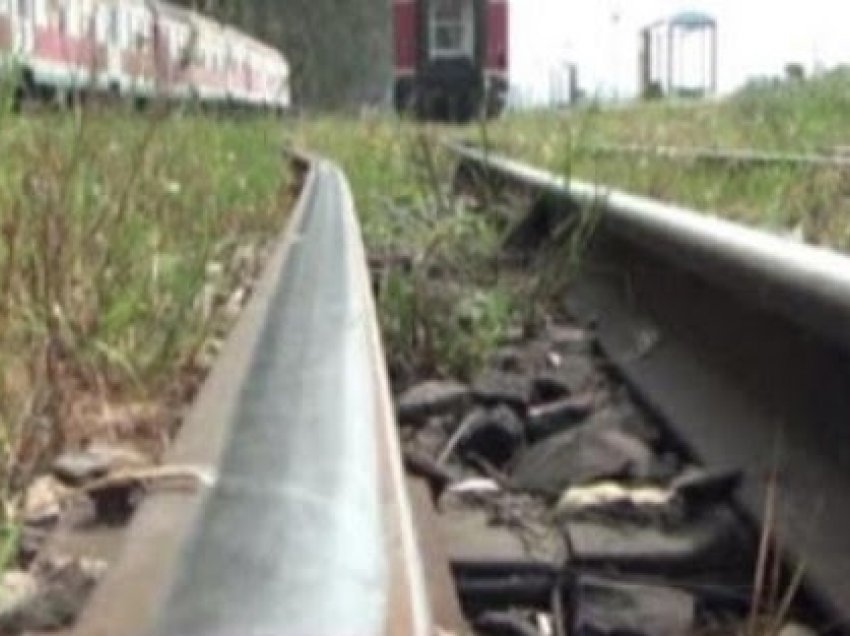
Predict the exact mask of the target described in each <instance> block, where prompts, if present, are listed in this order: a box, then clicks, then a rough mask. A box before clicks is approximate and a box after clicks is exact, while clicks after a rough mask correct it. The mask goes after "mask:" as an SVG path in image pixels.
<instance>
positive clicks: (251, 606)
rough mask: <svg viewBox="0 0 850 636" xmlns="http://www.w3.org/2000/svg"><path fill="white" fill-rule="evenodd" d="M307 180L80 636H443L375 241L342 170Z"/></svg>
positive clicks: (301, 161)
mask: <svg viewBox="0 0 850 636" xmlns="http://www.w3.org/2000/svg"><path fill="white" fill-rule="evenodd" d="M293 161H294V162H295V164H296V166H297V167H298V168H299V169H300V171H301V172H302V173H303V179H302V182H303V187H302V191H301V194H300V197H299V200H298V203H297V205H296V207H295V211H294V213H293V215H292V217H291V219H290V221H289V224H288V227H287V230H286V232H285V234H284V235H283V237H282V238H281V240H280V242H279V244H278V247H277V249H276V250H275V252H274V255H273V256H272V258H271V259H270V262H269V264H268V266H267V269H266V271H265V274H264V275H263V277H262V280H261V281H260V283H259V285H258V287H257V290H256V292H255V294H254V297H253V298H252V300H251V302H250V303H249V306H248V307H247V308H246V310H245V312H244V314H243V316H242V317H241V318H240V320H239V322H238V324H237V326H236V327H235V329H234V331H233V333H232V335H231V337H230V338H229V340H228V342H227V343H226V345H225V348H224V350H223V352H222V354H221V356H220V359H219V361H218V362H217V364H216V366H215V367H214V369H213V370H212V372H211V374H210V377H209V378H208V379H207V382H206V383H205V385H204V387H203V388H202V390H201V393H200V395H199V397H198V399H197V401H196V403H195V404H194V406H193V408H192V410H191V413H190V415H189V416H188V418H187V420H186V422H185V424H184V427H183V429H182V431H181V434H180V436H179V438H178V440H177V441H176V443H175V445H174V447H173V448H172V450H171V451H170V453H169V456H168V457H167V458H166V464H167V465H171V466H178V467H187V466H188V467H191V468H192V469H193V470H196V471H199V472H203V473H204V474H208V475H211V476H213V479H212V481H211V482H210V483H209V484H206V485H201V486H199V487H198V488H196V489H194V490H192V491H188V492H187V491H180V492H175V491H167V490H166V491H157V490H155V491H153V492H151V493H150V494H149V495H148V497H147V498H146V500H145V502H144V503H143V504H142V506H141V508H140V510H139V511H138V513H137V515H136V517H135V519H134V520H133V522H132V525H131V527H130V529H129V531H128V536H127V538H126V540H125V543H124V547H123V552H122V555H121V556H120V558H119V559H118V561H117V562H116V563H115V564H114V565H113V566H112V567H111V568H110V571H109V573H108V574H107V576H106V578H105V579H104V581H103V582H102V583H101V585H100V586H99V588H98V590H97V591H96V593H95V596H94V598H93V600H92V602H91V603H90V605H89V607H88V608H87V610H86V612H85V613H84V615H83V617H82V619H81V621H80V623H79V624H78V626H77V628H76V631H75V632H74V633H75V634H79V636H83V635H85V636H115V634H122V635H123V636H134V635H138V636H142V635H144V636H152V635H162V636H166V635H168V636H176V635H180V636H202V635H203V636H236V635H239V636H242V635H244V634H276V635H280V636H285V635H287V634H293V635H300V634H307V633H309V634H314V635H317V636H321V635H322V634H327V635H328V636H339V635H341V634H352V636H353V635H355V634H356V635H358V636H361V635H367V634H374V635H375V636H379V635H380V636H385V635H389V634H411V635H415V636H419V635H425V634H430V633H431V625H430V623H431V617H430V615H429V610H428V601H427V591H426V589H425V584H424V581H423V576H422V568H421V563H420V561H419V558H420V557H419V552H418V548H417V543H416V538H415V534H414V533H415V530H414V528H413V521H412V515H411V511H410V504H409V501H408V495H407V491H406V488H405V484H404V481H403V470H402V466H401V458H400V453H399V449H398V439H397V437H396V427H395V419H394V411H393V408H392V403H391V399H390V390H389V384H388V380H387V375H386V370H385V367H384V357H383V352H382V350H381V344H380V336H379V333H378V326H377V319H376V315H375V306H374V300H373V298H372V296H371V287H370V283H369V275H368V270H367V266H366V259H365V255H364V248H363V244H362V240H361V237H360V231H359V226H358V222H357V218H356V215H355V212H354V205H353V201H352V197H351V193H350V190H349V187H348V184H347V182H346V180H345V177H344V175H343V174H342V172H341V171H340V170H339V169H338V168H337V167H336V166H334V165H333V164H331V163H328V162H327V161H324V160H322V159H319V158H315V157H311V156H306V155H295V156H294V157H293Z"/></svg>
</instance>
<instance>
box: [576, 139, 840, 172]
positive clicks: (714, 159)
mask: <svg viewBox="0 0 850 636" xmlns="http://www.w3.org/2000/svg"><path fill="white" fill-rule="evenodd" d="M587 152H588V153H589V154H591V155H600V156H601V155H626V156H635V155H638V156H649V157H653V158H657V159H663V160H665V161H688V162H699V163H717V164H725V165H731V166H741V165H755V166H768V167H770V166H792V167H800V168H836V169H846V168H850V157H844V156H831V155H827V154H815V153H783V152H769V151H764V150H756V149H752V148H701V147H693V148H684V147H677V146H648V145H641V144H623V145H620V144H597V145H591V146H589V147H588V148H587Z"/></svg>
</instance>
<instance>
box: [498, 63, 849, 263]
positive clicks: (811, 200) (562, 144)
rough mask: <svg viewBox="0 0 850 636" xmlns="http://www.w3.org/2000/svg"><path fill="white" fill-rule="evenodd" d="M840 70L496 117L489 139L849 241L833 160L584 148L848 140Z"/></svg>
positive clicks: (769, 222)
mask: <svg viewBox="0 0 850 636" xmlns="http://www.w3.org/2000/svg"><path fill="white" fill-rule="evenodd" d="M848 108H850V73H848V72H847V71H836V72H833V73H831V74H829V75H826V76H824V77H821V78H818V79H815V80H812V81H808V82H794V83H789V84H780V85H778V86H775V85H768V86H753V87H750V88H747V89H745V90H743V91H741V92H740V93H738V94H737V95H735V96H733V97H732V98H730V99H728V100H726V101H724V102H720V103H710V104H698V105H691V104H676V103H669V102H660V103H647V104H642V105H637V106H634V107H631V108H622V109H611V110H601V109H598V108H594V107H589V108H585V109H581V110H576V111H573V112H570V113H552V112H545V113H544V112H541V113H534V114H519V115H513V116H510V117H507V118H505V119H503V120H501V121H499V122H496V123H495V124H494V125H493V126H492V127H491V129H490V131H489V134H490V137H491V138H492V139H491V141H492V144H493V145H494V146H495V147H496V148H498V149H500V150H501V151H504V152H506V153H508V154H513V155H516V156H520V157H523V158H525V159H526V160H528V161H530V162H533V163H536V164H539V165H543V166H546V167H548V168H550V169H553V170H556V171H563V170H565V168H568V169H569V171H570V172H571V173H573V174H574V175H575V176H576V177H577V178H580V179H585V180H590V181H596V182H599V183H604V184H609V185H613V186H617V187H621V188H624V189H627V190H630V191H633V192H638V193H643V194H647V195H650V196H653V197H656V198H660V199H664V200H668V201H673V202H677V203H680V204H683V205H687V206H692V207H695V208H697V209H700V210H706V211H710V212H714V213H717V214H719V215H723V216H727V217H730V218H733V219H736V220H740V221H743V222H746V223H750V224H753V225H758V226H762V227H765V228H767V229H769V230H771V231H776V232H780V233H793V234H795V235H800V236H802V237H804V238H805V239H806V240H808V241H810V242H813V243H818V244H825V245H830V246H833V247H836V248H839V249H844V250H846V249H850V198H848V194H850V190H848V186H847V181H846V178H845V177H846V174H844V171H841V170H838V169H834V168H819V169H813V168H800V167H782V166H750V167H746V166H740V165H739V166H728V165H727V166H724V165H722V164H716V163H715V164H710V163H705V162H687V161H678V162H675V161H670V160H665V159H663V158H657V157H656V158H654V157H651V156H643V157H636V156H620V157H616V156H611V155H594V154H593V152H591V151H592V148H593V147H594V146H596V145H600V144H640V145H648V146H678V147H685V148H688V147H707V148H715V147H716V148H744V147H749V148H758V149H763V150H770V151H779V152H794V153H798V152H818V153H832V152H834V151H836V150H837V149H842V147H846V146H850V120H848V119H847V117H846V113H847V110H848Z"/></svg>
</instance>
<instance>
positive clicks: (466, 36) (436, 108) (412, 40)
mask: <svg viewBox="0 0 850 636" xmlns="http://www.w3.org/2000/svg"><path fill="white" fill-rule="evenodd" d="M393 24H394V30H395V105H396V108H397V109H398V110H399V111H409V112H413V113H415V114H416V115H418V116H420V117H423V118H429V119H449V120H468V119H470V118H471V117H473V116H475V115H476V114H478V113H479V112H481V111H482V110H483V111H484V112H485V113H486V114H487V115H490V116H493V115H497V114H498V113H499V112H501V110H502V109H503V108H504V104H505V98H506V94H507V89H508V55H509V35H508V25H509V11H508V1H507V0H393Z"/></svg>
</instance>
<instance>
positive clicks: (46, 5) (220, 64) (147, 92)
mask: <svg viewBox="0 0 850 636" xmlns="http://www.w3.org/2000/svg"><path fill="white" fill-rule="evenodd" d="M10 60H11V61H14V62H15V64H17V65H18V66H19V68H20V69H21V91H22V93H25V94H28V95H31V96H35V97H47V96H63V95H76V94H83V93H90V92H94V93H108V94H112V95H116V96H118V95H120V96H124V97H130V98H136V99H139V100H148V99H152V98H154V97H159V98H163V99H168V100H187V99H196V100H199V101H201V102H202V103H205V104H211V105H225V104H229V105H246V106H247V105H252V106H265V107H274V108H278V109H280V108H287V107H289V105H290V95H289V69H288V66H287V64H286V60H285V58H284V57H283V56H282V55H281V53H280V52H279V51H277V50H275V49H273V48H271V47H269V46H267V45H265V44H262V43H260V42H258V41H257V40H255V39H254V38H252V37H250V36H248V35H246V34H244V33H242V32H240V31H239V30H238V29H235V28H233V27H230V26H227V25H225V24H222V23H220V22H217V21H216V20H213V19H212V18H209V17H206V16H203V15H201V14H199V13H197V12H194V11H189V10H186V9H183V8H180V7H177V6H174V5H171V4H169V3H167V2H160V1H157V0H0V61H6V62H8V61H10Z"/></svg>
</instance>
